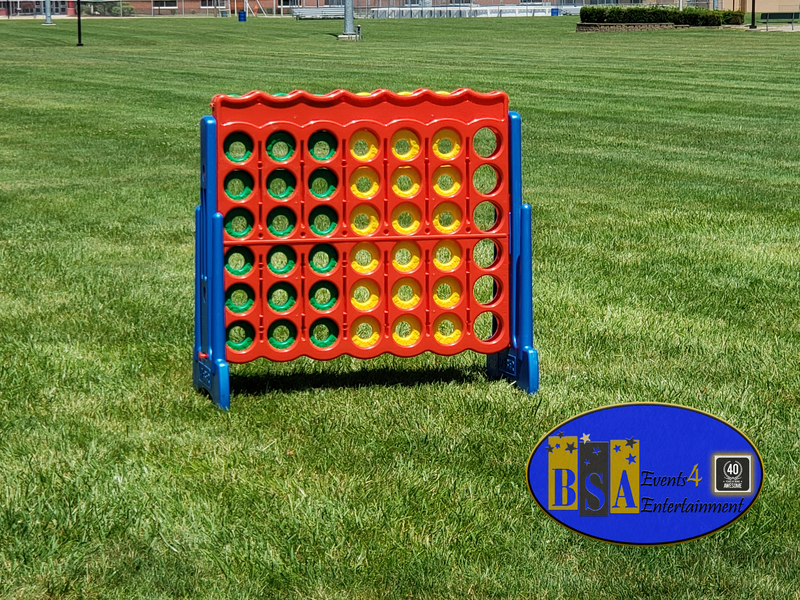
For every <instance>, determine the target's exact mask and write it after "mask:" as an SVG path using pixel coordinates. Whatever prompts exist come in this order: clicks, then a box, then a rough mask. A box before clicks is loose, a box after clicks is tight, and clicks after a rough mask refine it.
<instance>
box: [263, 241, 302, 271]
mask: <svg viewBox="0 0 800 600" xmlns="http://www.w3.org/2000/svg"><path fill="white" fill-rule="evenodd" d="M296 263H297V254H295V251H294V250H292V248H290V247H289V246H275V247H273V248H272V249H271V250H270V251H269V252H267V268H268V269H269V270H270V271H272V272H273V273H275V274H276V275H286V274H287V273H290V272H291V271H292V269H294V266H295V264H296Z"/></svg>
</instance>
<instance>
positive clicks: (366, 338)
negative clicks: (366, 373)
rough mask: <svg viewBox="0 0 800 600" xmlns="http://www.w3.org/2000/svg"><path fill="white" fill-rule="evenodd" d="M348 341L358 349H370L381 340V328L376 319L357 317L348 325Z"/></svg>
mask: <svg viewBox="0 0 800 600" xmlns="http://www.w3.org/2000/svg"><path fill="white" fill-rule="evenodd" d="M350 339H352V340H353V343H354V344H355V345H356V346H358V347H359V348H372V347H373V346H374V345H375V344H377V343H378V341H379V340H380V339H381V328H380V325H379V324H378V321H377V319H373V318H372V317H367V316H363V317H359V318H358V319H356V320H355V321H353V324H352V325H350Z"/></svg>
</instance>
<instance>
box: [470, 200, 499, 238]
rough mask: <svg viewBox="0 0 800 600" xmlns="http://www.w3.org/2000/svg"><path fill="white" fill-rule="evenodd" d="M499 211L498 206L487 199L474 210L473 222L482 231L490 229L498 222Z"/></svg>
mask: <svg viewBox="0 0 800 600" xmlns="http://www.w3.org/2000/svg"><path fill="white" fill-rule="evenodd" d="M499 213H500V211H499V210H497V207H496V206H495V205H494V204H493V203H491V202H489V201H488V200H487V201H485V202H481V203H480V204H478V206H476V207H475V210H473V211H472V222H473V223H475V226H476V227H477V228H478V229H480V230H481V231H490V230H491V229H493V228H494V226H495V225H497V224H498V218H497V215H498V214H499Z"/></svg>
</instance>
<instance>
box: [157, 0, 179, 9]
mask: <svg viewBox="0 0 800 600" xmlns="http://www.w3.org/2000/svg"><path fill="white" fill-rule="evenodd" d="M153 8H178V0H153Z"/></svg>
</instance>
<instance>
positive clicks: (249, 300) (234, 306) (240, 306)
mask: <svg viewBox="0 0 800 600" xmlns="http://www.w3.org/2000/svg"><path fill="white" fill-rule="evenodd" d="M255 301H256V295H255V294H254V293H253V288H251V287H250V286H249V285H246V284H244V283H236V284H234V285H232V286H230V287H229V288H228V289H227V290H225V306H226V307H228V310H230V311H231V312H233V313H236V314H242V313H246V312H247V311H248V310H250V309H251V308H253V305H254V304H255Z"/></svg>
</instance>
